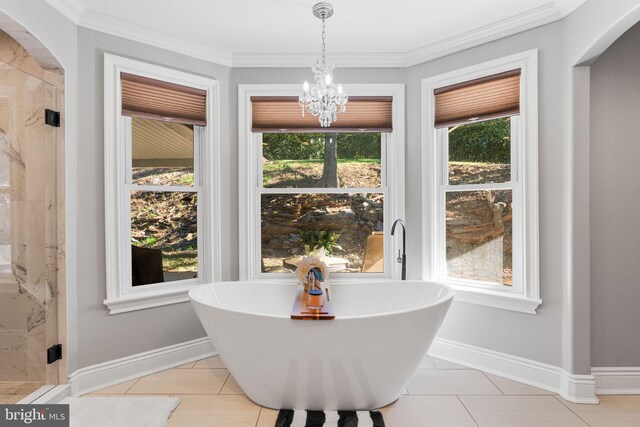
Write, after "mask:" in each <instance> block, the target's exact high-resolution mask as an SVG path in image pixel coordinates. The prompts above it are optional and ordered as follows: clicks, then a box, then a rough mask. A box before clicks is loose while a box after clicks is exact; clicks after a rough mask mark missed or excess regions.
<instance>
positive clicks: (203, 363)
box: [194, 356, 227, 369]
mask: <svg viewBox="0 0 640 427" xmlns="http://www.w3.org/2000/svg"><path fill="white" fill-rule="evenodd" d="M226 368H227V366H226V365H225V364H224V362H223V361H222V359H221V358H220V356H213V357H209V358H207V359H202V360H198V361H197V362H196V365H195V366H194V369H226Z"/></svg>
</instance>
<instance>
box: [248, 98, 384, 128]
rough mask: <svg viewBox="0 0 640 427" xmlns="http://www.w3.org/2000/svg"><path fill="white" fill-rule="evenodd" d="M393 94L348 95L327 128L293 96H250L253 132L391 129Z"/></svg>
mask: <svg viewBox="0 0 640 427" xmlns="http://www.w3.org/2000/svg"><path fill="white" fill-rule="evenodd" d="M392 102H393V98H392V97H390V96H388V97H386V96H385V97H365V96H363V97H357V96H353V97H350V98H349V102H348V103H347V109H346V111H344V112H342V113H338V119H337V120H336V121H335V122H333V123H331V126H330V127H328V128H323V127H321V126H320V122H319V121H318V117H315V116H313V115H312V114H311V113H309V112H308V111H305V113H304V117H303V116H302V107H300V105H299V104H298V98H297V97H291V96H278V97H274V96H270V97H266V96H252V97H251V106H252V124H251V130H252V131H253V132H265V133H266V132H269V133H276V132H356V131H364V130H366V131H367V132H391V131H392V125H391V118H392V115H391V107H392Z"/></svg>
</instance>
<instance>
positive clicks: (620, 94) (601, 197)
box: [590, 24, 640, 367]
mask: <svg viewBox="0 0 640 427" xmlns="http://www.w3.org/2000/svg"><path fill="white" fill-rule="evenodd" d="M638 46H640V24H638V25H635V26H634V27H633V28H631V29H630V30H629V31H627V32H626V33H625V34H624V35H622V37H620V38H619V39H618V40H617V41H616V42H615V43H614V44H613V45H611V47H609V48H608V49H607V50H606V51H605V52H604V53H603V54H602V55H601V56H600V57H599V58H598V59H597V60H596V61H595V62H594V63H593V65H592V66H591V209H590V211H591V340H592V343H593V346H592V348H591V358H592V365H593V366H607V367H609V366H619V367H624V366H640V336H639V331H638V327H639V326H640V309H638V302H639V301H640V262H638V257H639V250H640V227H638V218H640V168H639V167H638V162H639V161H640V120H638V118H639V117H640V55H638Z"/></svg>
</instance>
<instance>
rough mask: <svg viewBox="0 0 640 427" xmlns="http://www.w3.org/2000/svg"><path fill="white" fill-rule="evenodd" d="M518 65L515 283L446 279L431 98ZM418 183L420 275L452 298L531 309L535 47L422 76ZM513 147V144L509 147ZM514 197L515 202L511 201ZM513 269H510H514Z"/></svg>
mask: <svg viewBox="0 0 640 427" xmlns="http://www.w3.org/2000/svg"><path fill="white" fill-rule="evenodd" d="M516 68H520V69H521V71H522V74H521V77H520V89H521V90H520V120H519V125H518V126H517V128H518V138H521V144H520V147H522V148H523V149H522V150H520V151H521V152H518V153H516V156H515V157H514V158H513V159H512V164H513V171H515V173H517V174H519V175H518V179H519V180H521V184H520V185H521V189H522V196H523V199H524V200H523V202H524V206H523V208H522V209H521V212H522V215H523V218H522V220H521V225H522V227H523V230H522V233H521V235H522V237H523V240H524V241H523V242H522V243H521V245H522V257H521V259H520V260H515V259H514V266H515V265H516V263H518V262H521V268H520V270H521V272H522V274H521V275H520V277H519V278H516V277H515V276H514V284H515V282H516V280H518V281H519V284H518V285H516V286H514V287H513V288H512V287H506V286H505V287H503V288H500V287H497V286H478V284H477V283H474V284H471V283H469V282H466V283H465V281H463V280H452V279H449V278H446V277H445V276H444V273H443V271H442V264H441V263H439V262H438V259H441V256H440V253H439V251H441V247H440V242H441V240H442V233H443V231H442V230H443V229H444V228H443V227H444V225H443V221H444V220H443V219H442V218H441V217H442V215H440V212H441V209H444V207H443V206H442V202H441V201H440V200H439V199H440V197H439V176H438V173H439V171H441V170H442V166H441V164H440V162H441V159H442V156H441V153H440V150H439V149H438V140H437V135H438V132H437V130H436V128H435V125H434V122H435V97H434V95H433V92H434V90H435V89H437V88H441V87H445V86H449V85H452V84H456V83H461V82H465V81H469V80H473V79H477V78H480V77H484V76H488V75H492V74H497V73H500V72H503V71H509V70H513V69H516ZM422 120H423V121H422V141H423V144H422V182H423V188H424V195H423V203H422V210H423V224H422V226H423V240H422V248H423V254H424V259H423V271H422V277H423V279H424V280H432V281H440V282H443V283H447V284H449V285H450V286H452V287H453V288H454V289H455V290H456V297H455V300H456V301H461V302H467V303H472V304H480V305H485V306H489V307H496V308H501V309H505V310H512V311H519V312H523V313H529V314H535V313H536V309H537V308H538V306H539V305H540V304H541V303H542V300H541V299H540V281H539V242H538V240H539V238H538V51H537V49H533V50H529V51H525V52H521V53H517V54H514V55H510V56H507V57H504V58H500V59H496V60H493V61H489V62H485V63H482V64H478V65H474V66H471V67H467V68H463V69H460V70H456V71H452V72H449V73H445V74H441V75H438V76H434V77H429V78H425V79H423V80H422ZM514 148H515V147H514ZM514 202H515V201H514ZM514 273H515V271H514Z"/></svg>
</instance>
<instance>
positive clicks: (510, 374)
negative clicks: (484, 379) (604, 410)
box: [429, 338, 598, 404]
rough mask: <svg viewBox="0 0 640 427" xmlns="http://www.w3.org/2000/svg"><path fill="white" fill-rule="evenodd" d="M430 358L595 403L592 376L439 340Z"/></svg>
mask: <svg viewBox="0 0 640 427" xmlns="http://www.w3.org/2000/svg"><path fill="white" fill-rule="evenodd" d="M429 355H432V356H434V357H437V358H440V359H444V360H448V361H451V362H454V363H459V364H461V365H465V366H468V367H470V368H475V369H480V370H482V371H485V372H488V373H491V374H496V375H500V376H501V377H505V378H508V379H510V380H514V381H518V382H521V383H524V384H528V385H530V386H533V387H537V388H541V389H543V390H547V391H551V392H553V393H558V394H560V396H562V397H563V398H564V399H566V400H568V401H569V402H574V403H589V404H597V403H598V398H597V397H596V395H595V380H594V377H593V375H573V374H569V373H568V372H565V371H564V370H563V369H562V368H559V367H557V366H553V365H548V364H546V363H540V362H536V361H534V360H530V359H525V358H522V357H517V356H512V355H510V354H507V353H501V352H498V351H493V350H488V349H485V348H481V347H476V346H472V345H468V344H462V343H459V342H455V341H450V340H445V339H442V338H436V339H435V340H434V341H433V344H431V348H430V349H429Z"/></svg>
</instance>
